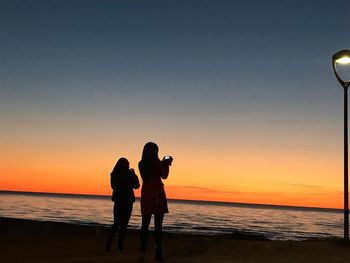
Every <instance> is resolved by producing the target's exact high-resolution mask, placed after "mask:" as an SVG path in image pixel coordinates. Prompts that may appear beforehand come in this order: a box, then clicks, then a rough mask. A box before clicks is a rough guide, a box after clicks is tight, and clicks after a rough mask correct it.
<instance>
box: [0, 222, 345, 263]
mask: <svg viewBox="0 0 350 263" xmlns="http://www.w3.org/2000/svg"><path fill="white" fill-rule="evenodd" d="M106 233H107V228H106V227H102V226H98V227H96V226H82V225H74V224H66V223H53V222H39V221H30V220H21V219H5V218H0V262H3V263H7V262H60V263H66V262H90V263H92V262H138V261H137V258H138V251H139V238H138V237H139V233H138V231H135V230H129V231H128V233H127V237H126V243H125V249H126V250H127V252H128V253H126V254H121V253H120V252H119V251H117V250H116V243H117V242H114V243H113V245H114V246H113V250H112V253H111V254H105V253H104V245H105V238H106ZM153 237H154V236H153V232H151V233H150V235H149V244H148V247H149V249H148V250H147V254H146V260H145V262H154V249H153V248H154V238H153ZM236 238H237V237H233V236H197V235H185V234H169V233H164V241H163V243H164V248H163V249H164V258H165V262H242V263H253V262H279V263H280V262H291V263H292V262H293V263H294V262H327V263H329V262H344V263H346V262H350V243H348V242H345V241H343V240H341V239H331V240H312V241H264V240H237V239H236ZM238 238H240V239H245V238H244V237H238Z"/></svg>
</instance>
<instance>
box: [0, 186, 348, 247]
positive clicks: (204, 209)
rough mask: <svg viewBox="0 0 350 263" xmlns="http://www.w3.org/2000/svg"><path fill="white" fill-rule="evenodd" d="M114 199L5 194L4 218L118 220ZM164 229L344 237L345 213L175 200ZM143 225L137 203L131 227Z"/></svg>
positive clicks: (0, 196) (0, 201) (0, 213)
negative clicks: (343, 223) (115, 214)
mask: <svg viewBox="0 0 350 263" xmlns="http://www.w3.org/2000/svg"><path fill="white" fill-rule="evenodd" d="M112 211H113V203H112V201H110V199H109V198H108V197H86V196H85V197H83V196H78V197H77V196H65V195H62V196H57V195H42V196H40V195H32V194H8V193H1V192H0V217H14V218H24V219H34V220H47V221H60V222H69V223H79V224H104V225H109V224H111V223H112V222H113V217H112ZM169 211H170V213H169V214H168V215H166V216H165V220H164V231H168V232H182V233H194V234H209V235H213V234H230V233H232V232H234V231H242V232H251V233H258V234H263V235H265V236H267V237H268V238H270V239H275V240H301V239H307V238H325V237H334V236H337V237H341V236H342V222H343V221H342V220H343V217H342V213H341V212H339V211H332V210H324V211H322V210H312V209H292V208H286V207H280V208H278V207H268V206H265V207H261V206H255V205H251V206H249V205H245V206H242V205H234V204H225V205H223V204H218V203H209V202H183V201H172V200H170V201H169ZM140 224H141V216H140V203H139V201H136V202H135V204H134V210H133V214H132V217H131V219H130V228H134V229H138V228H139V227H140Z"/></svg>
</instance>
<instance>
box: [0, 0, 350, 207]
mask: <svg viewBox="0 0 350 263" xmlns="http://www.w3.org/2000/svg"><path fill="white" fill-rule="evenodd" d="M341 49H350V2H349V1H348V0H333V1H329V0H327V1H323V0H317V1H316V0H271V1H260V0H234V1H233V0H231V1H221V0H211V1H209V0H207V1H205V0H202V1H197V0H174V1H169V0H159V1H141V0H140V1H132V0H129V1H105V0H103V1H98V0H95V1H91V0H56V1H53V0H50V1H48V0H41V1H38V0H31V1H26V0H22V1H17V0H0V123H1V126H0V130H1V136H0V190H16V191H38V192H60V193H86V194H106V195H108V194H110V193H111V190H110V186H109V173H110V171H111V170H112V168H113V166H114V164H115V162H116V161H117V159H118V158H120V157H122V156H124V157H126V158H128V159H129V161H130V164H131V166H132V167H134V168H135V169H136V168H137V163H138V161H139V160H140V158H141V152H142V148H143V145H144V144H145V143H146V142H148V141H154V142H156V143H157V144H158V146H159V148H160V157H162V156H164V155H172V156H173V157H174V163H173V166H172V167H171V173H170V176H169V178H168V179H167V180H166V181H164V183H165V185H166V191H167V196H168V197H169V198H178V199H196V200H218V201H230V202H245V203H264V204H281V205H298V206H316V207H339V208H340V207H342V205H343V201H342V200H343V133H342V132H343V104H342V103H343V91H342V88H341V86H340V85H339V83H338V82H337V80H336V79H335V77H334V74H333V72H332V68H331V56H332V54H333V53H334V52H336V51H338V50H341ZM136 171H137V174H138V175H139V172H138V170H137V169H136ZM137 194H138V195H139V192H137Z"/></svg>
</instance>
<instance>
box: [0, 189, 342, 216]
mask: <svg viewBox="0 0 350 263" xmlns="http://www.w3.org/2000/svg"><path fill="white" fill-rule="evenodd" d="M0 193H10V194H11V193H13V194H15V193H17V194H37V195H57V196H60V195H61V196H63V195H66V196H82V197H83V196H85V197H110V195H103V194H77V193H58V192H34V191H18V190H2V189H0ZM136 199H140V197H136ZM167 199H168V200H171V201H177V202H179V201H180V202H198V203H216V204H222V205H238V206H245V207H248V206H260V207H271V208H277V207H278V208H291V209H310V210H317V211H325V210H328V211H343V209H341V208H332V207H312V206H297V205H295V206H294V205H282V204H264V203H244V202H243V203H242V202H229V201H213V200H196V199H176V198H167Z"/></svg>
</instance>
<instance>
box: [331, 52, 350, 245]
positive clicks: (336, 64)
mask: <svg viewBox="0 0 350 263" xmlns="http://www.w3.org/2000/svg"><path fill="white" fill-rule="evenodd" d="M332 66H333V71H334V74H335V76H336V78H337V79H338V81H339V83H340V84H341V85H342V86H343V88H344V239H349V186H348V87H349V86H350V76H347V77H346V76H345V77H344V76H343V75H344V74H343V73H344V71H345V70H346V69H347V70H349V71H350V50H341V51H338V52H337V53H335V54H334V55H333V56H332Z"/></svg>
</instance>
